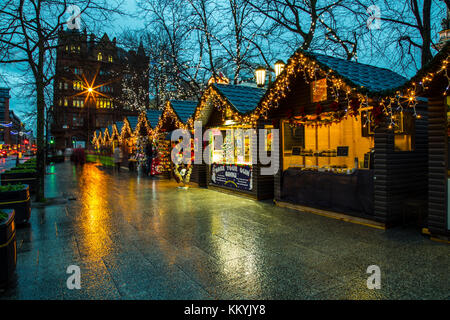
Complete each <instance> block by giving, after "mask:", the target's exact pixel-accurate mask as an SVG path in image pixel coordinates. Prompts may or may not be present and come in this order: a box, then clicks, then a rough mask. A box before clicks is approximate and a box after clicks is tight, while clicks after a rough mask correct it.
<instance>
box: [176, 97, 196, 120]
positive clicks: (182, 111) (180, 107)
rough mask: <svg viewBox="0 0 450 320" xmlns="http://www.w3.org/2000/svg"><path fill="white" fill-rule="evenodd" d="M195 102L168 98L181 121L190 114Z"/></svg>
mask: <svg viewBox="0 0 450 320" xmlns="http://www.w3.org/2000/svg"><path fill="white" fill-rule="evenodd" d="M197 104H198V102H197V101H181V100H170V105H171V106H172V108H173V110H174V111H175V113H176V114H177V115H178V117H179V118H180V120H181V121H182V122H183V123H186V122H187V120H188V119H189V118H190V117H191V116H192V114H193V113H194V111H195V108H196V107H197Z"/></svg>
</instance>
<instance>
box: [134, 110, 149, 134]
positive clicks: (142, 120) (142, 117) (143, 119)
mask: <svg viewBox="0 0 450 320" xmlns="http://www.w3.org/2000/svg"><path fill="white" fill-rule="evenodd" d="M143 128H144V130H145V131H144V132H145V134H144V136H152V135H153V129H152V127H151V126H150V123H149V121H148V119H147V114H146V112H145V111H143V112H141V113H140V114H139V117H138V123H137V125H136V129H135V130H134V133H133V135H134V136H136V137H138V136H142V134H141V133H142V130H143Z"/></svg>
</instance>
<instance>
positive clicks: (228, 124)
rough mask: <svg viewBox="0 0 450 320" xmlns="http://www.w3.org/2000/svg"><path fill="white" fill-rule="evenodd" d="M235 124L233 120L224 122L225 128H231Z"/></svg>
mask: <svg viewBox="0 0 450 320" xmlns="http://www.w3.org/2000/svg"><path fill="white" fill-rule="evenodd" d="M235 123H236V121H234V120H225V125H226V126H231V125H233V124H235Z"/></svg>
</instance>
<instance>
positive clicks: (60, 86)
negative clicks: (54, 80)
mask: <svg viewBox="0 0 450 320" xmlns="http://www.w3.org/2000/svg"><path fill="white" fill-rule="evenodd" d="M62 88H63V84H62V82H60V83H59V90H62Z"/></svg>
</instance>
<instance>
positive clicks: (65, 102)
mask: <svg viewBox="0 0 450 320" xmlns="http://www.w3.org/2000/svg"><path fill="white" fill-rule="evenodd" d="M68 106H69V101H67V99H64V107H68Z"/></svg>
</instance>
